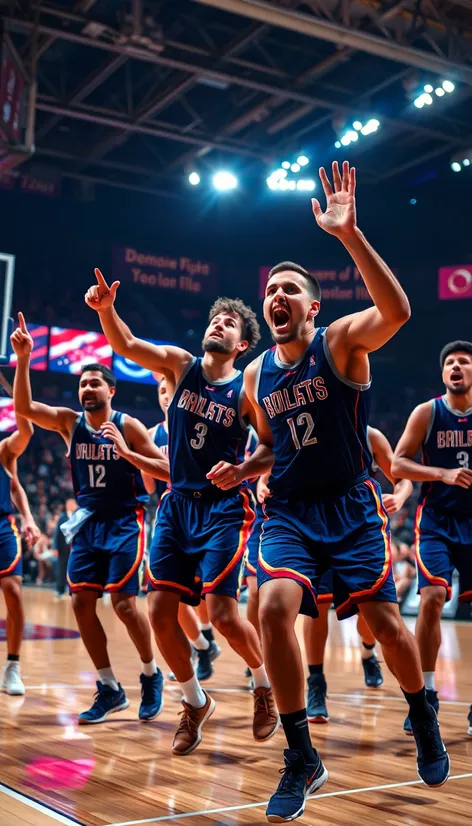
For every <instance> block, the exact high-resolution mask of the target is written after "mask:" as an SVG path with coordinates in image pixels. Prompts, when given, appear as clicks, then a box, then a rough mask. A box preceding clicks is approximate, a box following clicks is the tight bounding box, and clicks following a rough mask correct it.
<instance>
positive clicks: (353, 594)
mask: <svg viewBox="0 0 472 826" xmlns="http://www.w3.org/2000/svg"><path fill="white" fill-rule="evenodd" d="M264 510H265V515H266V520H265V522H264V524H263V528H262V535H261V545H260V551H259V559H258V570H257V578H258V585H259V587H261V585H263V584H264V583H265V582H267V581H269V580H271V579H277V578H283V579H293V580H294V581H295V582H298V584H299V585H300V586H301V588H302V592H303V593H302V601H301V606H300V613H302V614H307V615H308V616H312V617H316V616H318V610H317V607H316V603H317V598H318V594H319V588H320V580H321V577H322V574H324V573H325V572H326V571H328V570H329V569H331V572H332V591H331V592H329V591H326V594H325V595H324V596H325V598H326V596H327V594H329V593H332V601H333V602H334V605H335V608H336V612H337V614H338V617H339V619H344V618H345V617H348V616H351V615H352V614H355V613H357V611H358V604H359V603H360V602H368V601H374V600H379V601H383V602H396V601H397V598H396V593H395V585H394V582H393V576H392V552H391V547H390V530H389V523H388V516H387V513H386V511H385V509H384V507H383V505H382V497H381V490H380V486H379V485H378V483H377V482H376V481H375V480H374V479H370V478H366V479H363V480H361V481H360V482H358V483H357V484H355V485H353V486H352V487H351V488H350V489H349V490H348V491H346V492H345V493H344V494H342V495H338V496H332V497H326V498H316V499H314V498H313V497H312V498H303V497H302V496H301V495H300V494H297V495H296V496H293V497H288V498H282V497H280V496H277V497H276V496H271V497H269V498H267V499H266V502H265V504H264Z"/></svg>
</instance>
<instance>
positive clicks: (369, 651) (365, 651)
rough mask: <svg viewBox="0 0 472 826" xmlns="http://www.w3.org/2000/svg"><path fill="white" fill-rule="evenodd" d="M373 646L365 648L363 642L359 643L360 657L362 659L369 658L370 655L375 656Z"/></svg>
mask: <svg viewBox="0 0 472 826" xmlns="http://www.w3.org/2000/svg"><path fill="white" fill-rule="evenodd" d="M375 656H376V654H375V646H374V647H373V648H366V647H365V645H364V643H362V645H361V657H362V659H363V660H370V658H371V657H375Z"/></svg>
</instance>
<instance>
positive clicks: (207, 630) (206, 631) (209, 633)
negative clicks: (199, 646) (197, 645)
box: [201, 622, 215, 642]
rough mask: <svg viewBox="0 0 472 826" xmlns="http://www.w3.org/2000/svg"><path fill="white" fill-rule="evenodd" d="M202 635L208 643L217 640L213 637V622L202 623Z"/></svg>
mask: <svg viewBox="0 0 472 826" xmlns="http://www.w3.org/2000/svg"><path fill="white" fill-rule="evenodd" d="M201 628H202V634H203V636H204V637H205V639H206V640H208V642H213V640H214V639H215V638H214V636H213V626H212V624H211V622H202V623H201Z"/></svg>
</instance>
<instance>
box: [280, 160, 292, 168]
mask: <svg viewBox="0 0 472 826" xmlns="http://www.w3.org/2000/svg"><path fill="white" fill-rule="evenodd" d="M281 166H282V167H283V169H290V161H283V163H282V164H281Z"/></svg>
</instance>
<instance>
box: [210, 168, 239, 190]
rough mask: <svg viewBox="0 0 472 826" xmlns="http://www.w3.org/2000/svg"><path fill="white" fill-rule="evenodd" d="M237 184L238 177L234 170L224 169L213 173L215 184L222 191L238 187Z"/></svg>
mask: <svg viewBox="0 0 472 826" xmlns="http://www.w3.org/2000/svg"><path fill="white" fill-rule="evenodd" d="M237 185H238V181H237V178H236V177H235V176H234V175H233V173H232V172H227V171H226V170H223V169H222V170H221V171H220V172H216V174H215V175H213V186H214V187H215V189H218V190H219V191H220V192H225V191H228V190H230V189H236V187H237Z"/></svg>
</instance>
